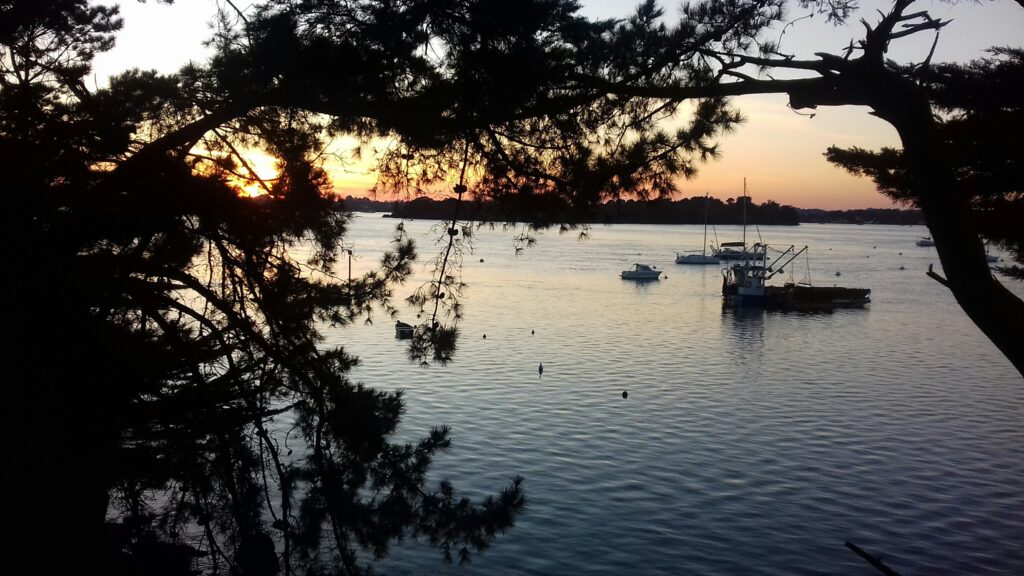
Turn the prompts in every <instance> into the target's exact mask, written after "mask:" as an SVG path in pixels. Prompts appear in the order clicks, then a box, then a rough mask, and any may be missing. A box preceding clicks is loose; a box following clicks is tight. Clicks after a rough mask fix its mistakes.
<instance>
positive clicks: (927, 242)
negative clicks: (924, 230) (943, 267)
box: [916, 236, 935, 246]
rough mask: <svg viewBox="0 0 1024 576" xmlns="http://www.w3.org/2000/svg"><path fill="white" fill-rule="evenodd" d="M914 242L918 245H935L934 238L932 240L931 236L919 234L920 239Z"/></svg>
mask: <svg viewBox="0 0 1024 576" xmlns="http://www.w3.org/2000/svg"><path fill="white" fill-rule="evenodd" d="M916 244H917V245H918V246H935V240H932V237H931V236H921V239H920V240H918V241H917V242H916Z"/></svg>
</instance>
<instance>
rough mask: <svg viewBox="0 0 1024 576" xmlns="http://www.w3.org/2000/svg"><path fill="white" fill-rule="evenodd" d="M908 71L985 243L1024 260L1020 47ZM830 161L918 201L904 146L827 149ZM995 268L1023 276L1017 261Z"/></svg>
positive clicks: (1023, 55)
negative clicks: (932, 111)
mask: <svg viewBox="0 0 1024 576" xmlns="http://www.w3.org/2000/svg"><path fill="white" fill-rule="evenodd" d="M906 73H907V74H908V75H909V76H911V77H913V78H915V80H916V81H917V82H918V84H919V85H921V86H922V87H924V88H925V89H926V90H927V91H928V93H929V98H930V99H931V101H932V103H933V106H934V107H935V108H936V111H937V114H936V123H937V132H938V137H939V140H940V142H941V145H942V146H943V148H945V150H944V155H945V158H947V159H948V160H949V162H950V163H951V165H952V170H953V173H954V175H955V178H956V182H955V190H956V194H957V195H959V196H961V197H963V198H965V199H966V201H967V203H968V204H969V206H970V208H971V215H972V216H973V218H974V219H975V223H976V226H977V227H978V230H979V231H980V232H981V234H982V235H983V236H984V237H985V238H986V240H987V241H989V242H993V243H997V244H1000V245H1002V246H1004V247H1006V248H1007V249H1008V250H1009V251H1010V252H1011V253H1012V254H1013V255H1014V258H1015V259H1016V261H1017V262H1021V261H1024V235H1022V230H1021V228H1020V225H1019V223H1020V222H1021V221H1022V217H1024V155H1022V150H1021V147H1020V146H1019V145H1017V139H1018V135H1019V134H1021V132H1022V131H1024V108H1022V107H1021V106H1020V103H1019V102H1018V99H1017V98H1016V97H1015V96H1014V95H1015V94H1018V93H1020V92H1021V91H1022V90H1024V52H1022V51H1021V50H1020V49H1019V48H1017V49H1014V48H995V49H992V50H991V51H990V56H988V57H985V58H980V59H977V60H974V61H972V62H969V63H966V64H939V65H934V66H929V67H925V68H919V69H909V70H907V71H906ZM826 157H827V158H828V160H829V161H830V162H832V163H833V164H836V165H837V166H841V167H843V168H845V169H846V170H849V171H850V172H852V173H854V174H858V175H862V176H868V177H870V178H871V179H872V180H874V182H875V184H876V185H877V186H878V189H879V190H880V191H881V192H883V193H885V194H886V195H888V196H889V197H891V198H893V199H894V200H896V201H898V202H902V203H906V204H911V205H916V204H917V198H916V196H915V195H914V192H913V190H912V187H911V179H912V175H911V174H909V173H908V169H907V161H906V156H905V155H904V153H903V151H902V150H895V149H891V148H883V149H882V150H879V151H877V152H875V151H870V150H864V149H861V148H856V147H854V148H839V147H832V148H829V149H828V151H827V152H826ZM1000 270H1001V271H1002V272H1003V273H1005V274H1007V275H1009V276H1011V277H1015V278H1018V279H1024V270H1022V269H1021V267H1020V266H1019V265H1018V264H1014V265H1006V266H1000Z"/></svg>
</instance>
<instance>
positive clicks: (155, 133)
mask: <svg viewBox="0 0 1024 576" xmlns="http://www.w3.org/2000/svg"><path fill="white" fill-rule="evenodd" d="M348 6H349V7H350V8H352V12H351V14H350V18H351V22H349V24H350V26H348V27H347V28H346V29H345V32H344V33H342V34H341V37H340V38H338V39H337V40H336V41H335V42H332V43H327V42H326V40H325V38H323V37H321V38H314V39H313V40H310V43H311V44H313V45H312V46H310V45H305V44H303V43H302V42H301V41H300V38H299V37H298V36H297V35H296V34H295V31H296V28H295V24H296V23H295V21H294V19H292V18H289V17H288V16H282V15H281V14H279V13H272V12H270V11H268V12H267V13H266V15H264V14H263V13H260V14H258V15H257V16H258V17H256V18H253V19H252V21H251V22H250V23H249V24H248V25H246V26H244V27H243V28H240V29H235V28H231V27H224V28H222V29H221V30H220V35H219V36H218V38H217V41H216V43H217V56H216V57H215V58H214V61H213V62H212V63H211V65H210V66H203V67H200V66H189V67H187V68H186V69H184V70H182V72H181V73H179V74H177V75H172V76H160V75H158V74H155V73H152V72H145V71H138V70H133V71H128V72H126V73H124V74H122V75H120V76H117V77H115V78H113V79H111V81H110V84H109V87H107V88H103V89H100V90H93V91H91V90H89V89H87V87H86V86H85V83H84V82H83V79H84V78H85V77H86V75H87V74H88V72H89V66H90V62H91V59H92V57H93V56H94V55H95V54H96V53H98V52H100V51H103V50H105V49H108V48H109V47H110V46H111V45H112V42H113V38H114V34H115V33H116V32H117V30H118V29H119V28H120V25H121V22H120V19H119V18H118V16H117V10H116V9H115V8H108V7H102V6H91V5H89V4H88V3H87V1H86V0H58V1H56V2H35V1H34V0H5V1H3V2H0V22H2V25H0V152H2V153H0V162H2V171H3V173H4V174H5V180H4V189H5V191H6V192H7V194H5V199H6V203H7V206H6V209H5V211H4V214H5V216H4V218H5V224H6V226H5V229H4V235H5V240H6V243H7V246H8V249H9V252H10V255H11V259H10V260H9V262H8V267H9V272H8V275H7V277H8V279H9V280H8V282H5V287H4V289H5V296H6V297H7V298H6V301H7V302H8V303H9V305H10V308H11V310H10V312H11V313H10V314H9V315H8V319H9V321H8V326H9V334H10V336H11V338H9V339H8V340H9V342H10V343H9V345H8V346H6V347H5V351H4V352H5V360H7V362H5V366H6V367H7V368H8V371H9V377H8V378H6V379H5V381H6V382H7V385H6V386H5V392H6V398H7V402H8V406H9V407H10V409H11V411H12V412H13V413H14V417H13V421H10V420H9V423H10V424H9V425H10V426H11V428H12V430H16V431H17V435H18V436H19V438H20V439H19V440H18V441H16V442H15V444H16V446H15V450H14V453H13V454H12V455H9V459H8V462H9V466H8V467H7V468H6V473H5V477H6V480H5V483H6V484H9V488H8V492H7V494H8V496H9V500H11V504H10V506H9V507H8V508H7V513H8V514H9V520H10V522H11V528H12V530H10V531H8V540H7V544H8V546H9V548H8V550H9V552H8V554H7V555H6V558H5V566H6V568H7V569H8V570H11V571H13V572H46V573H53V572H103V573H108V572H121V573H130V574H136V573H151V572H159V573H177V574H184V573H190V571H191V570H193V569H195V568H197V567H198V568H200V569H202V570H203V571H212V572H218V571H226V572H231V573H238V574H274V573H279V572H283V573H285V574H290V573H293V572H296V571H301V572H303V573H307V574H319V573H344V574H351V573H358V572H361V571H363V569H364V568H365V567H366V566H367V564H368V562H369V561H370V560H372V559H373V558H377V557H380V556H383V555H384V554H386V553H387V551H388V547H389V545H390V544H391V543H392V542H395V541H397V540H400V539H402V538H403V537H408V536H413V535H418V536H420V537H422V538H424V539H427V540H429V541H430V542H432V543H434V544H435V545H437V546H438V547H439V548H440V549H441V550H442V551H443V553H444V555H445V556H446V557H448V558H453V557H458V558H459V559H460V560H466V559H468V557H469V554H470V551H472V550H479V549H482V548H484V547H486V546H487V545H488V544H489V543H490V542H491V541H492V540H493V538H494V537H495V535H496V534H498V533H500V532H502V531H504V530H505V529H507V528H509V527H510V526H511V525H512V523H513V520H514V518H515V516H516V514H517V512H518V511H519V510H521V509H522V506H523V502H524V500H523V494H522V488H521V483H520V480H518V479H516V480H514V481H513V482H512V483H511V484H510V485H509V486H508V487H506V488H505V489H504V490H503V491H502V492H501V493H500V494H499V495H497V496H495V497H488V498H486V499H485V500H484V501H482V502H480V503H476V504H474V503H471V502H470V501H468V500H465V499H463V498H460V497H458V495H457V494H456V492H455V491H454V489H453V488H452V486H451V485H449V484H447V483H446V482H441V483H440V484H438V485H437V486H436V487H435V488H431V487H430V486H428V482H427V472H428V470H429V468H430V465H431V462H432V459H433V456H434V455H435V454H436V453H437V452H439V451H442V450H445V449H447V448H448V447H449V446H450V439H449V435H448V430H447V429H446V428H437V429H435V430H433V431H431V432H430V433H429V435H427V436H426V437H425V438H424V439H422V440H421V441H419V442H418V443H413V444H402V443H395V442H394V441H393V440H391V435H392V434H393V433H394V431H395V429H396V427H397V426H398V422H399V419H400V416H401V413H402V408H403V404H402V397H401V394H399V393H390V392H380V391H375V390H372V389H370V388H366V387H363V386H362V385H359V384H356V383H353V382H351V381H349V380H348V378H347V377H346V373H347V372H348V370H349V369H350V368H351V367H352V366H353V365H354V364H355V362H356V359H355V358H353V357H351V356H349V355H348V354H346V353H345V351H344V349H342V348H341V347H328V346H326V345H325V344H324V343H323V341H322V338H321V336H320V332H319V329H320V327H321V326H322V325H324V324H331V325H345V324H348V323H351V322H352V321H353V320H355V319H356V318H358V317H361V316H367V315H369V314H370V312H371V310H372V309H373V307H374V306H378V305H381V306H383V307H384V309H385V311H388V310H391V308H390V298H391V290H392V288H393V286H394V285H396V284H397V283H400V282H402V281H403V280H404V279H405V278H406V277H407V276H408V274H409V272H410V269H411V268H410V262H411V261H412V259H413V258H414V257H415V251H414V247H413V244H412V242H411V241H409V240H408V239H407V238H406V237H405V236H404V234H403V232H402V230H401V229H399V230H398V231H397V232H396V237H395V239H394V249H393V251H391V252H388V253H387V254H385V255H384V257H383V259H382V261H381V264H380V268H379V270H377V271H375V272H371V273H368V274H366V275H365V276H363V277H361V278H357V279H353V280H352V281H341V280H338V279H336V278H335V277H334V276H333V273H332V266H333V264H334V263H335V260H336V257H337V254H338V248H339V245H340V244H339V243H340V242H341V240H342V238H343V237H344V234H345V232H346V227H347V223H348V219H349V217H348V214H347V213H346V212H345V210H344V209H343V206H342V205H341V204H340V202H338V201H336V200H335V199H334V198H333V197H331V196H330V195H329V194H328V193H327V192H326V185H327V181H326V177H325V174H324V172H323V170H322V169H321V168H320V167H319V166H318V165H317V164H316V162H315V161H314V159H315V157H316V156H317V154H318V153H319V152H320V150H321V149H322V146H323V144H322V142H321V139H322V137H323V134H325V131H326V130H342V129H348V130H352V131H355V132H357V133H363V134H370V133H375V131H376V130H380V129H381V128H380V127H379V126H373V125H371V122H370V121H368V120H367V118H373V117H374V116H373V115H374V114H377V115H378V116H380V117H381V118H384V119H386V118H387V117H388V115H389V114H390V113H391V112H390V110H391V109H390V108H388V107H385V106H383V105H382V104H381V102H382V101H390V100H392V99H395V98H398V99H400V97H396V96H394V95H393V94H391V93H390V91H395V90H399V89H400V88H399V87H400V86H402V85H403V83H402V82H401V81H400V80H399V79H398V78H397V76H403V75H404V74H407V73H410V71H409V69H415V68H416V66H417V62H418V59H417V57H415V56H414V55H413V54H412V53H413V52H414V51H415V50H416V48H417V46H418V44H415V43H408V44H407V45H404V44H403V39H402V38H401V37H400V33H401V31H402V27H401V23H398V24H391V23H389V24H388V25H387V26H382V23H383V22H389V20H388V19H389V17H390V16H391V15H392V14H391V13H389V12H388V9H387V6H386V5H382V6H370V5H366V4H363V3H349V4H348ZM378 9H379V11H377V10H378ZM310 26H312V24H311V25H310ZM410 29H413V30H415V26H411V27H410ZM396 31H397V32H398V33H399V36H398V37H396V36H394V35H393V33H394V32H396ZM337 32H338V30H333V31H332V33H337ZM325 34H326V32H325ZM406 40H408V39H406ZM317 42H319V44H318V43H317ZM325 51H326V52H327V53H328V55H329V56H330V57H331V58H333V61H335V62H345V63H346V66H347V69H348V70H349V74H348V75H344V77H339V75H337V74H334V73H332V74H324V73H323V70H320V69H319V64H315V62H314V61H313V56H315V55H323V54H324V52H325ZM392 65H393V66H394V68H389V66H392ZM286 67H290V68H293V69H295V68H297V69H298V70H297V71H296V73H295V74H293V75H292V76H289V77H288V78H283V77H282V76H281V71H282V70H284V69H285V68H286ZM303 67H306V68H305V69H304V68H303ZM314 67H317V69H316V70H313V68H314ZM398 68H401V70H398ZM314 72H315V74H314ZM303 73H308V74H309V75H310V76H308V77H306V76H303ZM403 77H404V76H403ZM292 78H295V79H294V80H293V79H292ZM304 81H309V82H313V81H317V82H318V83H317V84H316V85H315V87H316V92H315V93H313V92H311V91H310V90H307V86H306V85H303V84H302V82H304ZM314 98H319V99H321V100H318V101H316V102H314V103H312V104H310V106H309V108H312V109H314V110H316V111H318V112H324V111H328V112H331V113H332V114H333V115H332V116H331V117H330V119H329V120H323V119H322V118H321V117H317V116H314V115H312V114H311V113H310V112H309V111H308V110H307V109H305V108H303V107H302V106H301V104H303V103H308V101H307V100H308V99H314ZM294 101H298V103H295V102H294ZM285 103H290V106H285V105H284V104H285ZM325 109H327V110H325ZM370 109H373V110H375V112H368V110H370ZM381 123H382V124H383V123H386V120H381ZM243 146H261V147H264V148H265V149H267V150H269V151H271V152H272V153H273V154H274V155H275V156H276V157H277V158H278V159H279V165H278V168H279V171H280V175H279V176H278V177H276V178H275V179H274V180H273V181H262V180H259V179H258V178H257V177H256V176H255V174H254V173H253V172H252V171H251V170H249V167H248V166H247V165H246V163H245V160H244V155H242V154H239V150H240V149H241V148H242V147H243ZM245 184H255V185H258V186H260V187H261V189H262V191H263V194H262V195H261V196H259V197H255V198H250V197H248V196H247V195H246V194H244V193H243V190H242V187H243V185H245ZM307 247H308V254H309V255H308V258H303V259H300V258H298V257H297V256H296V254H302V253H304V252H306V251H307V250H306V248H307ZM297 248H299V249H297ZM282 416H287V418H288V419H291V420H294V421H295V422H296V424H295V427H294V428H293V429H291V430H289V429H288V428H287V427H285V426H284V425H283V424H282V423H275V418H281V417H282ZM289 436H290V438H291V439H292V442H293V444H291V445H288V444H287V443H286V441H285V440H286V438H287V437H289ZM296 443H297V444H296Z"/></svg>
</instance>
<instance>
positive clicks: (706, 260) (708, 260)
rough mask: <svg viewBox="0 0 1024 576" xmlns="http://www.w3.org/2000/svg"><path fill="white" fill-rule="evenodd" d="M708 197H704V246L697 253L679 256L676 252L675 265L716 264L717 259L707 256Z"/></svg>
mask: <svg viewBox="0 0 1024 576" xmlns="http://www.w3.org/2000/svg"><path fill="white" fill-rule="evenodd" d="M707 250H708V195H707V194H705V195H704V246H703V247H702V248H701V251H700V254H697V251H696V250H694V251H693V252H688V253H686V254H680V253H679V252H676V264H718V258H716V257H714V256H708V254H707Z"/></svg>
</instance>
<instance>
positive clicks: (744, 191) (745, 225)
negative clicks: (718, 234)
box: [740, 176, 747, 254]
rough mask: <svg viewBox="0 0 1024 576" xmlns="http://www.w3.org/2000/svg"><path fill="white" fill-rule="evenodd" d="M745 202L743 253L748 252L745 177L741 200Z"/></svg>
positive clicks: (745, 178)
mask: <svg viewBox="0 0 1024 576" xmlns="http://www.w3.org/2000/svg"><path fill="white" fill-rule="evenodd" d="M740 202H743V253H744V254H746V252H747V177H746V176H744V177H743V198H741V199H740Z"/></svg>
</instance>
